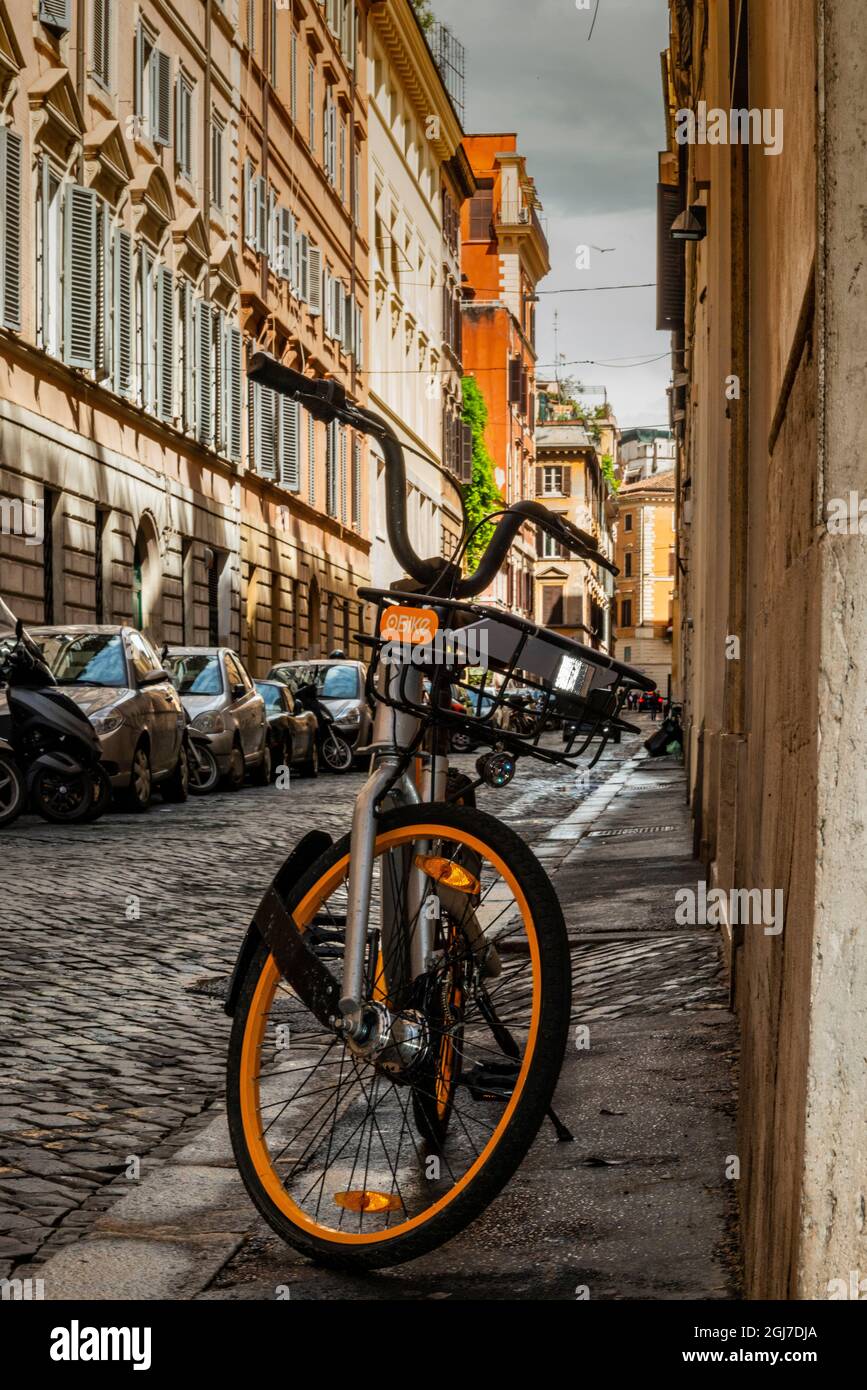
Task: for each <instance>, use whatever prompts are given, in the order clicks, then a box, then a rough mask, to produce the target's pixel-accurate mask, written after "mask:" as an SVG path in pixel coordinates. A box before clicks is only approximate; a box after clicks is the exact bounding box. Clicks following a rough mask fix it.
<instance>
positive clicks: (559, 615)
mask: <svg viewBox="0 0 867 1390" xmlns="http://www.w3.org/2000/svg"><path fill="white" fill-rule="evenodd" d="M562 622H563V585H562V584H543V586H542V625H543V627H556V626H557V625H558V624H562Z"/></svg>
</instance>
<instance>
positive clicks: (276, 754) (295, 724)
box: [256, 680, 319, 777]
mask: <svg viewBox="0 0 867 1390" xmlns="http://www.w3.org/2000/svg"><path fill="white" fill-rule="evenodd" d="M256 689H257V690H258V692H259V694H260V695H261V696H262V699H263V700H264V701H265V716H266V718H267V720H268V742H269V743H270V745H271V763H272V766H273V769H274V772H275V773H276V771H277V769H278V768H279V767H297V768H298V771H299V772H300V773H301V776H302V777H315V776H316V774H317V773H318V771H319V749H318V746H317V739H316V734H317V730H318V725H317V723H316V715H315V714H313V713H311V711H310V710H298V711H297V712H296V709H295V697H294V696H293V694H292V691H291V690H290V689H289V686H288V685H285V684H284V683H283V681H272V680H265V681H256Z"/></svg>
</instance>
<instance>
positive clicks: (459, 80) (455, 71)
mask: <svg viewBox="0 0 867 1390" xmlns="http://www.w3.org/2000/svg"><path fill="white" fill-rule="evenodd" d="M427 42H428V47H429V49H430V51H431V53H432V54H433V60H434V62H435V63H436V65H437V67H438V68H439V73H440V77H441V78H442V80H443V86H444V87H445V89H446V91H447V92H448V94H449V97H450V99H451V103H452V106H453V107H454V108H455V111H456V112H457V115H458V119H459V120H460V123H461V125H463V123H464V71H465V63H464V46H463V44H462V43H458V40H457V39H456V38H455V36H454V34H453V33H452V31H451V29H448V28H447V27H446V25H445V24H441V23H440V22H439V21H437V22H436V23H435V24H433V25H431V28H430V29H429V30H428V33H427Z"/></svg>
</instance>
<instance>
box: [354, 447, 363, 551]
mask: <svg viewBox="0 0 867 1390" xmlns="http://www.w3.org/2000/svg"><path fill="white" fill-rule="evenodd" d="M352 524H353V526H354V527H355V529H356V531H360V530H361V440H360V439H354V440H353V441H352Z"/></svg>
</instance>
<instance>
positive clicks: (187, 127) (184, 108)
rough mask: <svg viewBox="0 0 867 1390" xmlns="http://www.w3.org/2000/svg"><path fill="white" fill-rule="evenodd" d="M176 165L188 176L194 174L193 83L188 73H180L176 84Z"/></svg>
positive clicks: (179, 171) (180, 172)
mask: <svg viewBox="0 0 867 1390" xmlns="http://www.w3.org/2000/svg"><path fill="white" fill-rule="evenodd" d="M175 167H176V168H177V171H178V173H179V174H185V175H186V177H187V178H192V176H193V84H192V81H191V80H190V78H189V77H187V75H186V73H184V72H181V73H179V74H178V80H177V83H176V84H175Z"/></svg>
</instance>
